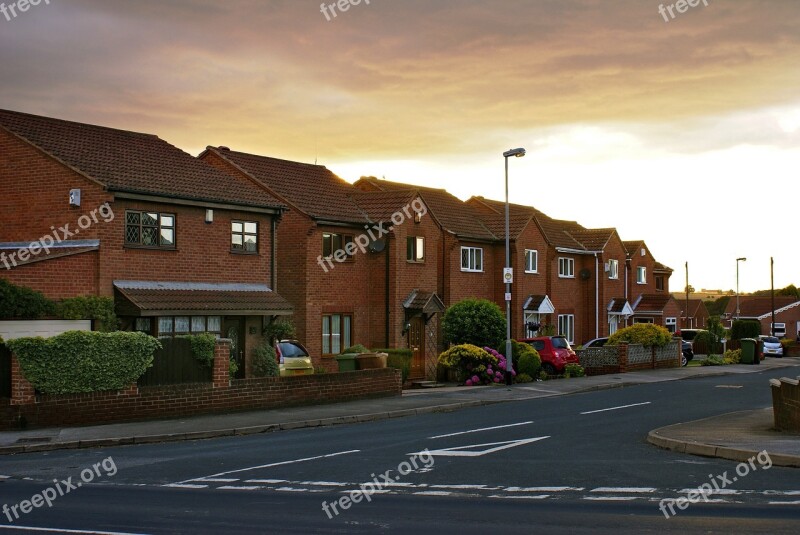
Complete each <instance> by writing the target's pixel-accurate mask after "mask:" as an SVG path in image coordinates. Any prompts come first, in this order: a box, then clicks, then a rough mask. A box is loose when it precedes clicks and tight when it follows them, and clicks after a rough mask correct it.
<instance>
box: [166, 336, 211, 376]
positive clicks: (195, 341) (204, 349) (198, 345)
mask: <svg viewBox="0 0 800 535" xmlns="http://www.w3.org/2000/svg"><path fill="white" fill-rule="evenodd" d="M175 338H185V339H187V340H189V342H190V343H191V345H192V357H194V359H195V360H197V361H198V362H199V363H200V364H202V365H203V366H208V367H209V368H210V367H212V366H213V365H214V348H215V347H216V346H217V339H216V337H214V335H213V334H209V333H202V334H182V335H179V336H176V337H175Z"/></svg>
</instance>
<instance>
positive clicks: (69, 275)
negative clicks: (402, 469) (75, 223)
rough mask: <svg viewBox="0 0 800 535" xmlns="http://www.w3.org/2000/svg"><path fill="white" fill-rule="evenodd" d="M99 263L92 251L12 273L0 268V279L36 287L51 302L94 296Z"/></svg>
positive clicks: (19, 267) (21, 268) (30, 265)
mask: <svg viewBox="0 0 800 535" xmlns="http://www.w3.org/2000/svg"><path fill="white" fill-rule="evenodd" d="M98 262H99V258H98V253H97V252H96V251H91V252H86V253H81V254H77V255H72V256H63V257H60V258H55V259H53V260H47V261H44V262H35V263H32V264H26V265H22V266H17V267H15V268H12V269H10V270H7V269H5V268H4V267H3V266H0V278H2V279H6V280H8V281H10V282H12V283H13V284H17V285H19V286H25V287H28V288H33V289H34V290H37V291H40V292H42V293H43V294H44V295H45V296H46V297H48V298H50V299H62V298H65V297H74V296H77V295H93V294H97V293H98V291H99V287H98V280H99V277H98Z"/></svg>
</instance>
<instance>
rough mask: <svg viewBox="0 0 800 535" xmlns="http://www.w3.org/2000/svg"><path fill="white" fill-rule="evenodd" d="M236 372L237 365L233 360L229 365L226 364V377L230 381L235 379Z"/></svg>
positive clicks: (237, 369)
mask: <svg viewBox="0 0 800 535" xmlns="http://www.w3.org/2000/svg"><path fill="white" fill-rule="evenodd" d="M238 371H239V364H237V363H236V361H235V360H233V359H231V360H230V363H229V364H228V376H229V377H230V378H231V379H236V372H238Z"/></svg>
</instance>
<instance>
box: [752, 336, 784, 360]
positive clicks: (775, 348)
mask: <svg viewBox="0 0 800 535" xmlns="http://www.w3.org/2000/svg"><path fill="white" fill-rule="evenodd" d="M758 339H759V340H761V341H762V342H763V343H764V356H765V357H782V356H783V346H782V345H781V341H780V340H778V338H777V337H776V336H764V335H763V334H762V335H761V336H759V337H758Z"/></svg>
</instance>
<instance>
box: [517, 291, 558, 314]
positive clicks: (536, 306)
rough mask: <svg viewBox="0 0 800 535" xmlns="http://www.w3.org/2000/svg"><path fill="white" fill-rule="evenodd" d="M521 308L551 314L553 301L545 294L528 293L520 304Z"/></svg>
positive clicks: (553, 308)
mask: <svg viewBox="0 0 800 535" xmlns="http://www.w3.org/2000/svg"><path fill="white" fill-rule="evenodd" d="M522 310H524V311H526V312H538V313H540V314H552V313H553V312H555V307H554V306H553V302H552V301H551V300H550V298H549V297H548V296H546V295H529V296H528V298H527V299H526V300H525V302H524V303H523V304H522Z"/></svg>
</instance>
